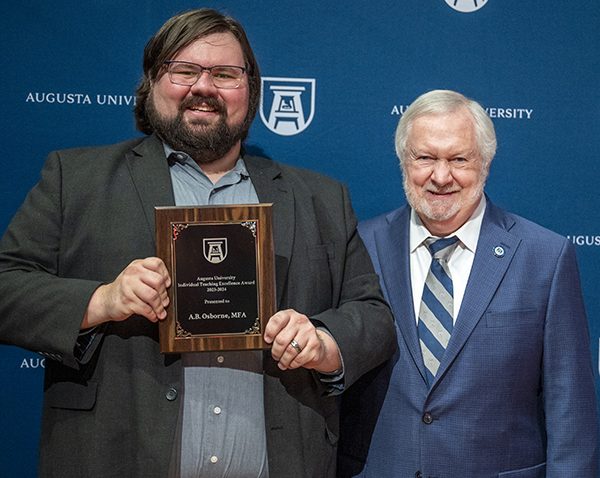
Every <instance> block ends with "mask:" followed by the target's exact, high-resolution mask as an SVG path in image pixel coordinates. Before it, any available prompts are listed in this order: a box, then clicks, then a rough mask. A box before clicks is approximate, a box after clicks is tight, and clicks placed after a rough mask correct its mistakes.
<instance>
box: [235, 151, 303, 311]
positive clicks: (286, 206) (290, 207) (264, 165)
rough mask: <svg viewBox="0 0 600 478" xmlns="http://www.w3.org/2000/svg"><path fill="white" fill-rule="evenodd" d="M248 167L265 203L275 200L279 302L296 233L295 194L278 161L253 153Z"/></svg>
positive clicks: (274, 232) (261, 200)
mask: <svg viewBox="0 0 600 478" xmlns="http://www.w3.org/2000/svg"><path fill="white" fill-rule="evenodd" d="M244 162H245V163H246V168H247V169H248V173H249V174H250V179H251V180H252V184H253V186H254V189H255V190H256V194H257V195H258V199H259V201H260V202H261V203H273V242H274V243H275V272H276V282H277V284H276V285H277V301H278V303H280V302H281V299H282V295H283V288H284V285H285V282H286V279H287V272H288V268H289V263H290V258H291V256H292V247H293V241H292V240H291V239H290V238H293V237H294V236H295V234H294V228H295V211H294V194H293V191H292V190H291V188H290V187H289V186H288V184H287V183H286V181H285V179H284V178H283V176H282V171H281V169H280V168H279V166H278V165H277V163H275V162H273V161H270V160H268V159H264V158H258V157H253V156H246V157H244Z"/></svg>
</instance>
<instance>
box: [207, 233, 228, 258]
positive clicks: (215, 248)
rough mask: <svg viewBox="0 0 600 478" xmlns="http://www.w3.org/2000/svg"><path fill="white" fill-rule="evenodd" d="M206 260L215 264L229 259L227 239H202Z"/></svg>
mask: <svg viewBox="0 0 600 478" xmlns="http://www.w3.org/2000/svg"><path fill="white" fill-rule="evenodd" d="M202 245H203V248H202V250H203V252H204V258H205V259H206V260H207V261H208V262H211V263H213V264H219V263H220V262H223V261H224V260H225V258H226V257H227V238H226V237H222V238H210V239H209V238H204V239H202Z"/></svg>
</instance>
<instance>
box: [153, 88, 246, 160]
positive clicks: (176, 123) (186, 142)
mask: <svg viewBox="0 0 600 478" xmlns="http://www.w3.org/2000/svg"><path fill="white" fill-rule="evenodd" d="M203 103H204V104H206V105H208V106H210V107H212V108H215V111H216V112H217V113H218V114H219V120H218V121H217V122H216V123H215V124H212V125H209V124H204V122H202V121H196V122H194V123H192V124H193V125H200V126H201V129H200V130H194V129H192V128H190V127H189V126H188V125H187V124H186V123H185V122H184V120H183V113H184V112H185V110H186V109H187V108H189V107H191V106H195V105H201V104H203ZM146 114H147V118H148V122H149V123H150V125H151V126H152V129H153V130H154V132H155V133H156V134H157V135H158V136H159V137H160V138H161V139H162V140H163V141H164V142H165V143H167V144H168V145H169V146H170V147H171V148H173V149H174V150H175V151H183V152H184V153H187V154H189V155H190V157H191V158H192V159H193V160H194V161H196V162H197V163H198V164H208V163H212V162H213V161H216V160H218V159H220V158H222V157H224V156H225V155H226V154H227V153H228V152H229V151H230V150H231V148H233V147H234V146H235V145H236V144H238V143H239V142H241V141H242V140H243V139H244V138H245V137H246V134H247V132H248V129H249V128H248V126H247V125H246V122H247V121H244V122H242V123H241V124H239V125H233V126H228V125H227V123H226V118H227V111H226V109H225V107H224V106H222V104H221V103H220V102H219V101H218V100H217V99H216V98H212V97H193V98H190V99H188V100H185V101H183V102H182V103H181V104H180V105H179V111H178V112H177V115H176V116H175V117H174V118H165V117H164V116H163V115H161V114H160V113H159V112H158V111H157V110H156V108H155V106H154V99H153V98H152V94H150V96H149V97H148V103H147V105H146Z"/></svg>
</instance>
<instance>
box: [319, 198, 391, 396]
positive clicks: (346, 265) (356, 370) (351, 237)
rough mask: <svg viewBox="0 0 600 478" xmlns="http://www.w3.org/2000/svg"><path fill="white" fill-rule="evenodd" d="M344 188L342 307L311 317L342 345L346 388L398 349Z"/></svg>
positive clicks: (339, 291) (338, 293) (339, 260)
mask: <svg viewBox="0 0 600 478" xmlns="http://www.w3.org/2000/svg"><path fill="white" fill-rule="evenodd" d="M341 189H342V194H341V197H342V209H343V225H344V228H343V234H344V243H343V245H342V252H341V253H339V254H340V255H341V256H342V257H338V256H335V257H334V260H335V263H336V265H337V264H339V267H341V273H340V274H339V278H340V280H339V288H338V287H337V284H335V283H334V286H333V288H334V291H335V293H334V296H335V297H336V298H337V303H336V305H335V307H333V308H331V309H328V310H326V311H324V312H322V313H319V314H317V315H315V316H314V317H312V318H313V319H314V320H318V321H319V322H321V323H323V324H324V325H325V327H327V329H328V330H329V331H330V333H331V335H332V336H333V338H334V339H335V340H336V342H337V344H338V347H339V349H340V352H341V355H342V359H343V363H344V388H345V389H347V388H348V387H349V386H350V385H352V384H353V383H354V382H355V381H356V380H357V379H358V378H359V377H360V376H362V375H363V374H364V373H366V372H368V371H369V370H371V369H373V368H374V367H376V366H377V365H379V364H381V363H382V362H384V361H385V360H387V359H388V358H390V357H391V356H392V354H393V353H394V351H395V349H396V332H395V328H394V323H393V317H392V314H391V311H390V309H389V307H388V305H387V303H386V302H385V300H384V299H383V296H382V293H381V288H380V286H379V278H378V277H377V275H376V274H375V272H374V270H373V266H372V263H371V260H370V258H369V255H368V253H367V250H366V248H365V246H364V244H363V242H362V239H361V238H360V236H359V235H358V232H357V229H356V227H357V222H356V218H355V216H354V212H353V210H352V206H351V204H350V199H349V196H348V192H347V190H346V188H345V187H343V186H342V187H341ZM323 230H325V228H323ZM335 252H336V253H338V250H336V251H335ZM334 282H335V280H334Z"/></svg>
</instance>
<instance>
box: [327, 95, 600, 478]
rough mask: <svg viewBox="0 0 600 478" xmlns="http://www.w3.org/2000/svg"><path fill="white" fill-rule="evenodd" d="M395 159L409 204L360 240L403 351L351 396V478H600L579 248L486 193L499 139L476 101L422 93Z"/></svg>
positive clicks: (344, 436) (343, 451)
mask: <svg viewBox="0 0 600 478" xmlns="http://www.w3.org/2000/svg"><path fill="white" fill-rule="evenodd" d="M396 152H397V154H398V157H399V158H400V166H401V169H402V174H403V179H404V192H405V195H406V198H407V200H408V205H407V206H404V207H401V208H400V209H397V210H395V211H393V212H391V213H389V214H384V215H382V216H380V217H377V218H374V219H371V220H368V221H365V222H364V223H361V224H359V232H360V234H361V236H362V238H363V240H364V241H365V245H366V246H367V249H368V251H369V253H370V255H371V258H372V260H373V263H374V265H375V270H376V271H377V272H378V274H379V276H380V279H381V285H382V288H383V292H384V296H385V297H386V299H387V300H388V302H389V304H390V306H391V308H392V312H393V314H394V317H395V318H396V326H397V332H398V346H399V348H398V351H397V352H396V354H395V356H394V357H393V358H392V359H391V360H389V361H387V362H386V363H384V364H382V365H381V366H379V367H377V368H376V369H374V370H373V371H371V372H369V373H367V374H366V375H365V376H364V377H362V378H361V379H360V380H359V381H357V382H356V383H355V384H354V385H353V386H352V387H350V389H349V390H348V391H347V392H346V393H345V394H344V395H343V396H342V415H341V417H342V418H341V432H340V436H341V439H340V444H339V460H338V476H339V477H343V478H347V477H355V476H356V477H364V478H367V477H368V478H396V477H409V476H411V477H422V478H425V477H428V478H433V477H438V478H442V477H443V478H457V477H460V478H492V477H506V478H509V477H514V478H517V477H519V478H542V477H553V478H563V477H566V476H573V477H574V476H586V477H596V476H598V475H597V461H598V442H597V439H598V437H597V415H596V398H595V391H594V374H593V370H592V364H591V356H590V340H589V333H588V329H587V320H586V314H585V310H584V304H583V300H582V294H581V289H580V283H579V275H578V269H577V264H576V258H575V251H574V247H573V245H572V244H571V243H570V242H569V241H568V240H567V239H566V238H564V237H561V236H559V235H558V234H555V233H553V232H551V231H549V230H547V229H544V228H542V227H541V226H538V225H536V224H534V223H532V222H530V221H528V220H526V219H523V218H522V217H519V216H517V215H515V214H511V213H508V212H506V211H503V210H502V209H500V208H498V207H497V206H495V205H494V204H493V203H492V202H491V200H490V199H489V198H488V197H487V196H486V195H485V194H484V192H483V189H484V185H485V182H486V179H487V176H488V173H489V170H490V165H491V162H492V159H493V157H494V154H495V152H496V135H495V131H494V125H493V123H492V121H491V119H490V118H489V117H488V116H487V114H486V112H485V110H484V109H483V108H482V107H481V106H480V105H479V104H478V103H476V102H475V101H472V100H470V99H467V98H465V97H464V96H463V95H461V94H459V93H456V92H453V91H445V90H436V91H431V92H429V93H426V94H424V95H422V96H420V97H419V98H417V99H416V100H415V101H414V103H413V104H412V105H411V106H410V107H409V108H408V109H407V110H406V112H405V113H404V115H403V116H402V118H401V120H400V123H399V125H398V128H397V131H396Z"/></svg>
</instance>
